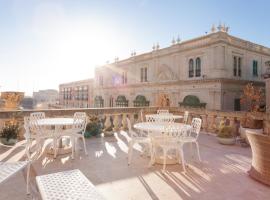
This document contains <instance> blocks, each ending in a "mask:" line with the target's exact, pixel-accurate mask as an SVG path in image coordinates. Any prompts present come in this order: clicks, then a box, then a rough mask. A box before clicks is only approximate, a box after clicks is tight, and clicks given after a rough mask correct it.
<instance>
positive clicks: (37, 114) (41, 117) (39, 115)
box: [30, 112, 45, 120]
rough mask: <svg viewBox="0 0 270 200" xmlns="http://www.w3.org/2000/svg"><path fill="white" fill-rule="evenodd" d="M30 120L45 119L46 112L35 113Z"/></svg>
mask: <svg viewBox="0 0 270 200" xmlns="http://www.w3.org/2000/svg"><path fill="white" fill-rule="evenodd" d="M30 118H31V119H33V118H35V119H36V120H39V119H44V118H45V113H44V112H34V113H31V114H30Z"/></svg>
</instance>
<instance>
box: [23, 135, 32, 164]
mask: <svg viewBox="0 0 270 200" xmlns="http://www.w3.org/2000/svg"><path fill="white" fill-rule="evenodd" d="M31 145H32V142H31V140H28V141H27V142H26V145H25V154H26V156H27V159H28V160H30V159H31Z"/></svg>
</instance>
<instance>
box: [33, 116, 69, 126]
mask: <svg viewBox="0 0 270 200" xmlns="http://www.w3.org/2000/svg"><path fill="white" fill-rule="evenodd" d="M37 123H38V124H39V125H42V126H70V125H72V124H73V118H44V119H39V120H37Z"/></svg>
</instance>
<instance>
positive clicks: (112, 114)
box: [0, 107, 270, 138]
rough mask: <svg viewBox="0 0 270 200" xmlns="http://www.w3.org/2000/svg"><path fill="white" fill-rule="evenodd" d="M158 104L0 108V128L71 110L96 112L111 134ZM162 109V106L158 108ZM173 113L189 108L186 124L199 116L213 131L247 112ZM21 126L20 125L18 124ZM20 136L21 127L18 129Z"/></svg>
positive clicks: (268, 128)
mask: <svg viewBox="0 0 270 200" xmlns="http://www.w3.org/2000/svg"><path fill="white" fill-rule="evenodd" d="M158 109H159V108H158V107H136V108H135V107H129V108H79V109H50V110H25V111H21V110H19V111H0V128H1V126H3V125H4V124H5V123H6V122H8V121H9V120H10V119H16V120H17V121H18V122H19V123H20V125H21V126H22V125H23V117H24V116H29V115H30V113H32V112H45V114H46V116H47V117H72V116H73V114H74V113H75V112H86V113H87V114H88V115H96V116H98V118H99V119H100V120H101V121H102V122H103V127H104V134H105V135H111V134H112V133H113V131H119V130H124V129H127V123H126V120H125V119H126V117H128V118H129V119H130V121H131V123H132V124H134V123H136V122H140V121H144V120H145V117H144V116H145V115H146V114H153V113H156V111H157V110H158ZM162 109H164V108H162ZM168 109H169V111H170V112H171V113H173V114H178V115H183V114H184V111H185V110H188V111H189V118H188V123H191V120H192V118H193V117H199V118H201V119H202V131H205V132H209V133H216V132H217V130H218V127H219V124H220V122H221V121H222V120H225V121H226V123H227V124H229V125H230V126H232V127H234V128H235V133H236V134H237V133H238V128H239V126H240V122H241V121H242V120H243V119H245V118H246V116H247V115H248V114H249V113H247V112H226V111H211V110H205V109H185V108H181V107H170V108H168ZM256 117H257V118H259V119H263V120H264V133H265V134H267V135H269V133H270V113H261V114H259V115H258V116H256ZM22 127H23V126H22ZM21 130H22V131H21V134H20V136H21V138H22V135H23V131H24V130H23V128H21Z"/></svg>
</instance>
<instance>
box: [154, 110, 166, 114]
mask: <svg viewBox="0 0 270 200" xmlns="http://www.w3.org/2000/svg"><path fill="white" fill-rule="evenodd" d="M157 114H161V115H164V114H165V115H166V114H169V111H168V110H157Z"/></svg>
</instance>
